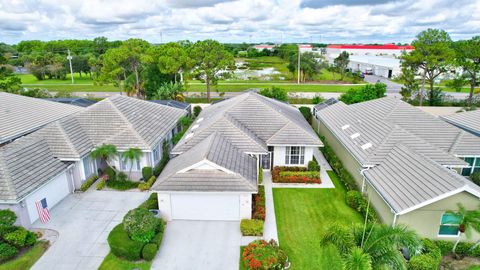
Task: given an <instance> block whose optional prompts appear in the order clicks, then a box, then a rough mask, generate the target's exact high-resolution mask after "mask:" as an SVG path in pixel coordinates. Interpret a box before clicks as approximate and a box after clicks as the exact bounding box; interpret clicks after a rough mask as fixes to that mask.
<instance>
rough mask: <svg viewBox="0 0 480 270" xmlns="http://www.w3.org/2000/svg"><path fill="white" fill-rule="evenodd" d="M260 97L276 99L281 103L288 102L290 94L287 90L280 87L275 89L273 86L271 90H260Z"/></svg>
mask: <svg viewBox="0 0 480 270" xmlns="http://www.w3.org/2000/svg"><path fill="white" fill-rule="evenodd" d="M259 94H260V95H262V96H266V97H269V98H274V99H276V100H280V101H287V100H288V92H287V90H285V89H283V88H280V87H275V86H272V87H270V88H264V89H262V90H260V92H259Z"/></svg>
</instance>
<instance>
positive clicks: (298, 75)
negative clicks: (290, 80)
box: [297, 45, 300, 84]
mask: <svg viewBox="0 0 480 270" xmlns="http://www.w3.org/2000/svg"><path fill="white" fill-rule="evenodd" d="M297 46H298V63H297V65H298V72H297V73H298V74H297V84H300V45H297Z"/></svg>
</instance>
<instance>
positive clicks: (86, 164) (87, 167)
mask: <svg viewBox="0 0 480 270" xmlns="http://www.w3.org/2000/svg"><path fill="white" fill-rule="evenodd" d="M92 167H93V166H92V158H91V157H90V156H86V157H84V158H83V172H84V173H85V178H88V177H89V176H91V175H92V174H93V168H92Z"/></svg>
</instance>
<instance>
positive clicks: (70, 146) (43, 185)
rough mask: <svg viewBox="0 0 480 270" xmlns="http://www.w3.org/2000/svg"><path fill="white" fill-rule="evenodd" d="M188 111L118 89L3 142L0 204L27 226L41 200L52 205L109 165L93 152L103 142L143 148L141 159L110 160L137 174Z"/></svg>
mask: <svg viewBox="0 0 480 270" xmlns="http://www.w3.org/2000/svg"><path fill="white" fill-rule="evenodd" d="M45 102H48V103H53V102H49V101H45ZM53 104H54V103H53ZM185 115H187V112H186V111H184V110H181V109H177V108H172V107H169V106H164V105H159V104H155V103H152V102H148V101H143V100H138V99H135V98H130V97H125V96H120V95H116V96H113V97H110V98H106V99H104V100H102V101H99V102H97V103H96V104H94V105H91V106H89V107H88V108H86V109H85V110H82V111H80V112H78V113H74V114H72V115H70V116H68V117H65V118H62V119H60V120H58V121H55V122H53V123H50V124H48V125H46V126H45V127H43V128H41V129H39V130H38V131H36V132H33V133H32V134H30V135H28V136H26V137H24V138H21V139H18V140H16V141H14V142H13V143H10V144H8V145H6V146H4V147H1V148H0V190H2V191H3V192H1V193H0V208H10V209H13V210H15V211H16V212H17V214H18V216H19V223H20V224H22V225H23V226H26V227H29V226H30V225H31V224H32V223H33V222H35V221H36V220H37V219H38V213H37V212H36V209H35V203H36V202H38V200H41V199H46V201H47V204H48V206H49V207H53V206H54V205H55V204H56V203H58V202H59V201H60V200H61V199H63V198H65V197H66V196H67V195H68V194H69V193H71V192H73V191H74V190H76V189H78V188H79V187H80V186H81V185H82V183H83V182H85V181H86V180H87V179H88V178H90V177H91V176H93V175H94V174H97V171H98V169H99V168H104V167H105V166H106V164H103V163H102V162H101V160H94V159H92V158H91V156H90V153H91V152H92V150H94V149H95V147H98V146H101V145H102V144H112V145H115V146H116V147H117V150H118V151H119V152H120V153H121V152H122V151H126V150H127V149H129V148H131V147H137V148H140V149H141V150H142V152H143V155H142V157H141V159H140V161H139V162H134V164H130V163H129V162H126V161H124V160H122V159H120V158H116V159H115V160H113V161H112V163H113V166H115V167H116V168H117V169H118V170H121V171H125V172H128V171H130V169H131V170H132V174H131V176H132V179H139V178H140V177H141V170H142V168H143V167H145V166H150V167H153V166H155V165H156V164H157V163H158V162H159V161H160V160H161V158H162V146H163V144H164V142H168V141H170V139H171V138H172V137H173V136H174V135H175V134H176V133H177V132H179V131H181V128H182V127H181V125H180V123H179V121H180V118H181V117H183V116H185ZM27 176H28V177H27ZM29 198H30V199H29Z"/></svg>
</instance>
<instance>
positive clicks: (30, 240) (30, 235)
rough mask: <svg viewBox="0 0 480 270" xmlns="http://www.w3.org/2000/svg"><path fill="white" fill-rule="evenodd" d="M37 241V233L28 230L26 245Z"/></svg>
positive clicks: (31, 244)
mask: <svg viewBox="0 0 480 270" xmlns="http://www.w3.org/2000/svg"><path fill="white" fill-rule="evenodd" d="M36 242H37V235H36V234H35V233H34V232H30V231H29V232H28V234H27V237H26V238H25V245H26V246H33V245H34V244H35V243H36Z"/></svg>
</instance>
